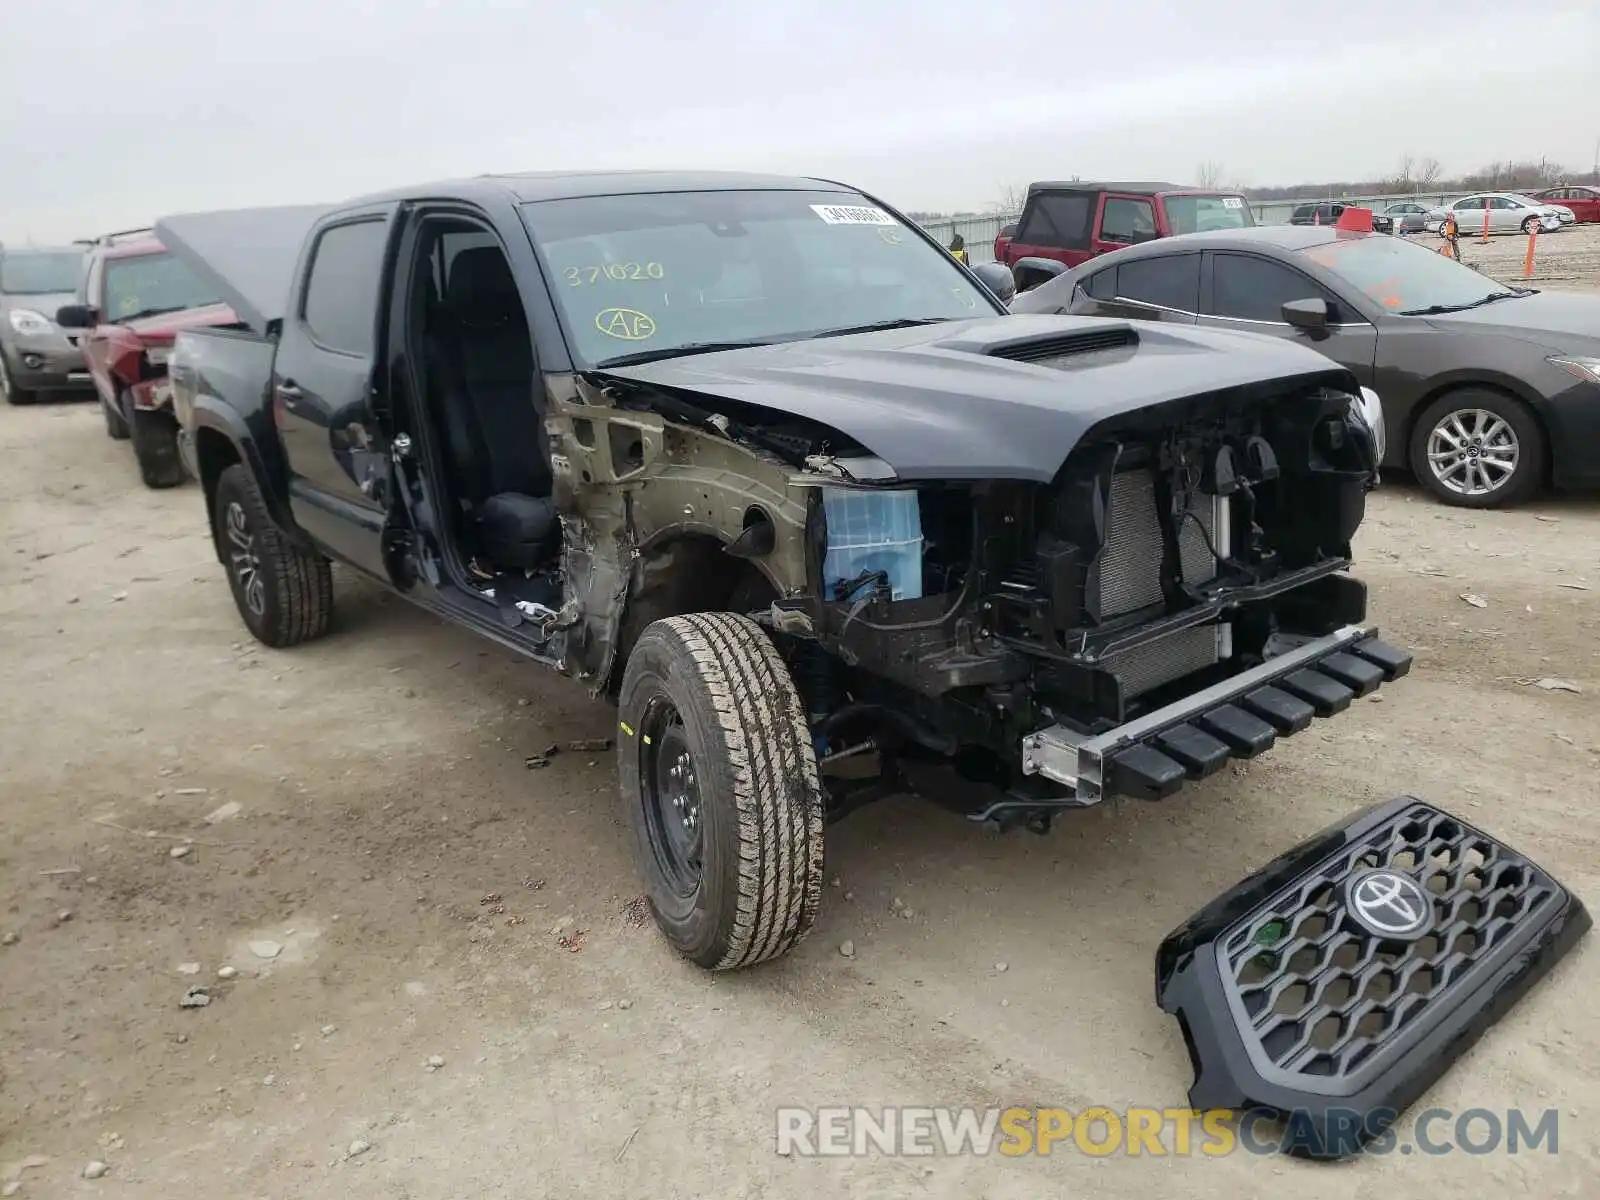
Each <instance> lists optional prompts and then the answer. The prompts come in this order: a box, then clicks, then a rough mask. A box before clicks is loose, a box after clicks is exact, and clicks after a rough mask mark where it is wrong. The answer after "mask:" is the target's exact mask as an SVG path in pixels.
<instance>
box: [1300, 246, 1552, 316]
mask: <svg viewBox="0 0 1600 1200" xmlns="http://www.w3.org/2000/svg"><path fill="white" fill-rule="evenodd" d="M1298 253H1300V254H1303V255H1305V256H1306V257H1307V258H1309V259H1311V260H1312V261H1313V262H1316V263H1319V264H1321V265H1322V266H1324V267H1326V268H1327V269H1328V270H1330V271H1332V272H1333V273H1334V274H1335V275H1338V276H1340V277H1341V278H1342V279H1344V280H1346V281H1347V282H1348V283H1349V284H1350V286H1352V287H1354V288H1357V289H1359V290H1360V291H1362V292H1364V293H1366V295H1368V296H1370V297H1371V298H1372V299H1373V300H1375V301H1376V302H1377V303H1379V304H1381V305H1382V306H1383V307H1384V308H1385V309H1387V310H1388V311H1390V312H1394V313H1403V314H1410V313H1420V312H1440V311H1444V310H1448V309H1456V308H1463V307H1466V306H1467V305H1477V304H1482V303H1484V302H1486V301H1487V300H1488V299H1489V297H1491V296H1493V297H1495V298H1497V299H1498V298H1505V299H1510V298H1511V297H1513V296H1520V295H1523V294H1524V293H1522V292H1520V291H1518V290H1517V289H1515V288H1508V287H1504V286H1502V285H1500V284H1498V283H1496V282H1495V281H1494V280H1492V279H1489V278H1487V277H1485V276H1483V275H1480V274H1478V272H1476V271H1474V270H1473V269H1472V268H1470V267H1464V266H1462V265H1461V264H1460V263H1458V262H1456V261H1455V260H1454V259H1451V258H1446V257H1445V256H1444V255H1442V254H1435V253H1434V252H1433V251H1432V250H1425V249H1423V248H1422V247H1421V246H1417V245H1413V244H1412V243H1411V242H1408V241H1406V240H1405V239H1404V238H1397V237H1389V236H1388V235H1387V234H1381V233H1376V234H1372V233H1357V234H1340V235H1338V236H1337V237H1336V238H1335V239H1334V240H1333V241H1330V242H1324V243H1323V244H1321V245H1319V246H1308V247H1306V248H1305V249H1303V250H1300V251H1298Z"/></svg>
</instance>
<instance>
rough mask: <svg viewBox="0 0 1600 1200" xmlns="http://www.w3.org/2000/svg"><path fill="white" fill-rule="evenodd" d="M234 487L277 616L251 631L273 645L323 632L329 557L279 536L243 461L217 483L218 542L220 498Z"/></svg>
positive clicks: (328, 611) (328, 606) (328, 609)
mask: <svg viewBox="0 0 1600 1200" xmlns="http://www.w3.org/2000/svg"><path fill="white" fill-rule="evenodd" d="M234 491H237V492H238V494H239V498H240V499H241V501H242V502H243V503H244V505H245V507H246V513H247V516H248V517H249V520H250V529H251V532H252V533H254V535H255V537H256V544H257V550H256V556H257V558H258V560H259V561H260V564H261V566H262V567H263V568H265V573H266V576H267V581H268V586H269V587H271V588H273V589H274V592H275V594H276V600H277V604H276V606H275V610H276V616H277V620H276V621H275V622H273V623H272V624H271V625H270V626H267V627H265V628H263V629H261V630H253V631H252V632H255V634H256V636H257V637H258V638H260V639H261V641H263V642H264V643H266V644H267V645H269V646H272V647H275V648H278V649H284V648H287V647H289V646H297V645H299V644H300V643H301V642H305V641H310V640H311V639H312V638H316V637H320V636H322V634H324V633H326V632H327V629H328V621H329V619H330V617H331V616H332V613H333V569H332V567H331V566H330V564H329V562H328V560H327V559H325V558H323V557H322V556H321V555H317V554H308V553H306V552H305V551H303V550H301V549H300V548H299V547H298V546H296V545H294V544H293V543H292V542H291V541H290V540H289V539H288V538H287V537H285V536H284V533H283V531H282V530H281V529H279V528H278V525H277V522H275V521H274V520H273V519H272V514H271V513H270V512H268V510H267V504H266V501H265V500H264V499H263V498H262V495H261V490H260V489H259V488H258V487H257V486H256V481H255V479H254V478H253V477H252V476H251V474H250V472H249V471H247V470H246V469H245V467H244V465H243V464H242V463H235V464H233V465H232V466H230V467H228V468H227V469H226V470H224V471H223V472H222V476H221V478H220V479H219V480H218V482H217V505H216V512H214V513H213V514H212V521H213V523H214V524H213V528H214V529H215V530H216V536H217V539H218V545H219V546H220V545H225V542H226V539H225V535H224V534H223V533H222V528H223V526H222V516H221V514H222V511H223V503H224V498H225V497H226V496H227V495H228V494H229V493H230V492H234Z"/></svg>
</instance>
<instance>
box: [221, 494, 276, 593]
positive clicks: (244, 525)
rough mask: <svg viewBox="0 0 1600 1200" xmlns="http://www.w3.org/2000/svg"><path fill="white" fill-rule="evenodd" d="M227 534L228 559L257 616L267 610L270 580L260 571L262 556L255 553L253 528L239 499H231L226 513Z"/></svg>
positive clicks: (241, 589) (234, 575) (242, 591)
mask: <svg viewBox="0 0 1600 1200" xmlns="http://www.w3.org/2000/svg"><path fill="white" fill-rule="evenodd" d="M225 521H226V526H227V535H228V562H229V564H230V566H231V567H232V569H233V577H234V579H236V580H237V581H238V583H239V591H240V592H241V593H242V594H243V596H244V602H245V604H246V605H247V606H248V607H249V609H250V611H251V612H253V613H255V614H256V616H258V617H259V616H262V615H264V614H265V613H266V611H267V584H266V580H265V579H263V578H262V575H261V560H260V559H259V558H257V557H256V539H255V535H254V534H253V533H251V532H250V525H249V522H248V521H247V520H246V519H245V515H244V509H243V508H242V507H240V505H239V502H238V501H237V500H232V501H229V502H228V508H227V511H226V513H225Z"/></svg>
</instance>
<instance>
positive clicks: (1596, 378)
mask: <svg viewBox="0 0 1600 1200" xmlns="http://www.w3.org/2000/svg"><path fill="white" fill-rule="evenodd" d="M1545 361H1546V362H1548V363H1554V364H1555V365H1556V366H1558V367H1560V368H1561V369H1562V370H1563V371H1565V372H1567V373H1568V374H1569V375H1576V376H1577V377H1578V378H1579V379H1581V380H1583V381H1584V382H1585V383H1600V358H1593V357H1590V356H1589V355H1586V354H1552V355H1551V356H1550V357H1549V358H1547V359H1545Z"/></svg>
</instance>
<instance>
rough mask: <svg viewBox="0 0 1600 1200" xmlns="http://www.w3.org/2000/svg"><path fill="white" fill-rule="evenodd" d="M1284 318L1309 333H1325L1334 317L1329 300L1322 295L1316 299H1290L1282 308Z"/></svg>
mask: <svg viewBox="0 0 1600 1200" xmlns="http://www.w3.org/2000/svg"><path fill="white" fill-rule="evenodd" d="M1282 312H1283V319H1284V320H1285V321H1286V322H1288V323H1289V324H1290V325H1293V326H1294V327H1295V328H1296V329H1303V330H1305V331H1306V332H1307V333H1324V332H1326V331H1327V328H1328V325H1329V323H1330V322H1331V321H1332V319H1333V314H1332V313H1330V312H1329V311H1328V302H1327V301H1326V300H1324V299H1322V298H1321V297H1320V296H1319V297H1317V298H1316V299H1314V300H1290V301H1287V302H1286V303H1285V304H1284V306H1283V309H1282Z"/></svg>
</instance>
